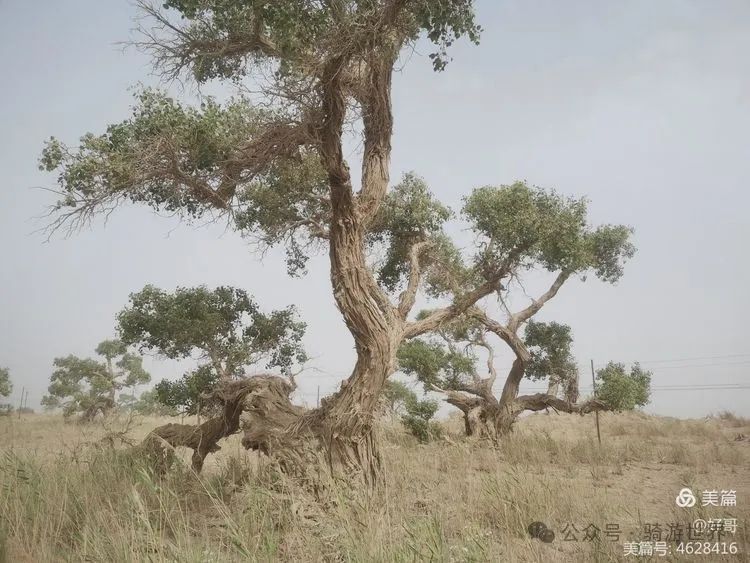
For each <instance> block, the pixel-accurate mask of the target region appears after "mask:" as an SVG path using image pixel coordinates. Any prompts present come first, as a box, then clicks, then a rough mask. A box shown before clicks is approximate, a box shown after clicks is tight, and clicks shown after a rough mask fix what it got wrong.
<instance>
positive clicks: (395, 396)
mask: <svg viewBox="0 0 750 563" xmlns="http://www.w3.org/2000/svg"><path fill="white" fill-rule="evenodd" d="M382 403H383V407H384V409H385V412H386V413H387V414H388V415H389V416H391V417H396V416H398V417H400V419H401V423H402V424H403V425H404V426H405V427H406V429H407V430H409V432H410V433H411V434H412V435H413V436H414V437H416V438H417V440H419V441H420V442H422V443H426V442H429V441H430V440H431V439H432V438H435V437H437V436H439V435H440V426H439V425H437V424H435V423H434V422H432V417H433V416H434V415H435V413H436V412H437V410H438V403H437V401H433V400H430V399H422V400H420V399H419V398H418V397H417V394H416V393H415V392H414V391H413V390H412V389H410V388H409V387H408V386H407V385H406V384H404V383H402V382H401V381H397V380H395V379H392V380H390V381H388V382H386V385H385V390H384V392H383V397H382Z"/></svg>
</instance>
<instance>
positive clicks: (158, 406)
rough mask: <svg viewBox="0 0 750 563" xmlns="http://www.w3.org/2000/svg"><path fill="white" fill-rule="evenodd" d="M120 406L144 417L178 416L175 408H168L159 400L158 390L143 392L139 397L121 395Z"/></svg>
mask: <svg viewBox="0 0 750 563" xmlns="http://www.w3.org/2000/svg"><path fill="white" fill-rule="evenodd" d="M118 405H119V406H120V407H122V408H123V409H126V410H130V411H133V412H136V413H138V414H142V415H152V416H172V415H175V414H177V410H176V409H175V408H173V407H170V406H167V405H165V404H164V403H163V402H162V401H160V400H159V397H158V396H157V391H156V389H148V390H146V391H143V392H142V393H141V394H140V395H139V396H138V397H135V396H134V395H128V394H120V398H119V400H118Z"/></svg>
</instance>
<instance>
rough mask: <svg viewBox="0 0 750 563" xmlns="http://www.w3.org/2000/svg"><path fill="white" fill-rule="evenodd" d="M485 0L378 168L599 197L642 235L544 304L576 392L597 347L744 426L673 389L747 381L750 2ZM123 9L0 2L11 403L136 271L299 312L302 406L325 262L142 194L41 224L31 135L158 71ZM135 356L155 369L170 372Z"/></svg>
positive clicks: (43, 380)
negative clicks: (98, 215)
mask: <svg viewBox="0 0 750 563" xmlns="http://www.w3.org/2000/svg"><path fill="white" fill-rule="evenodd" d="M477 9H478V16H479V21H480V23H481V25H482V26H483V27H484V29H485V31H484V34H483V36H482V41H481V45H480V46H479V47H474V46H471V45H468V44H463V43H462V44H461V45H459V46H458V47H456V48H455V49H454V50H453V51H452V55H453V56H454V58H455V60H454V62H453V63H451V64H450V65H449V67H448V69H447V70H446V71H445V72H444V73H442V74H435V73H433V72H432V70H431V67H430V64H429V61H428V59H427V58H426V56H425V54H421V55H420V54H419V53H415V54H414V55H413V56H412V57H410V59H409V61H408V65H407V66H406V67H405V69H404V70H403V71H402V72H400V73H399V74H398V76H397V78H396V80H395V85H394V106H395V107H394V110H395V119H396V126H395V137H394V142H393V144H394V155H393V170H392V178H393V179H394V180H398V178H399V177H400V175H401V174H402V173H403V172H405V171H409V170H414V171H416V172H417V173H419V174H420V175H422V176H423V177H424V178H425V179H426V180H427V181H428V182H429V184H430V186H431V187H432V189H433V190H434V191H435V192H436V193H437V194H438V196H439V197H440V198H441V199H442V200H444V201H445V202H447V203H449V204H451V205H453V206H454V207H458V206H459V204H460V200H461V198H462V197H463V196H464V195H466V194H468V193H469V191H470V190H471V189H472V188H475V187H478V186H481V185H485V184H501V183H510V182H512V181H514V180H516V179H525V180H528V181H529V182H530V183H533V184H537V185H541V186H545V187H553V188H555V189H557V190H558V191H560V192H562V193H564V194H569V195H575V196H587V197H589V198H590V199H591V201H592V203H591V206H590V216H591V218H592V221H593V222H594V223H602V222H614V223H626V224H629V225H632V226H633V227H634V228H635V229H636V234H635V243H636V245H637V247H638V253H637V254H636V256H635V258H634V259H633V260H632V261H631V262H630V263H629V264H628V265H627V268H626V272H625V276H624V277H623V279H622V280H621V281H620V282H619V283H618V284H617V285H616V286H611V285H606V284H603V283H600V282H598V281H597V280H594V279H589V280H588V281H586V282H585V283H583V282H581V281H579V280H572V281H570V282H569V283H568V284H567V285H566V286H565V287H564V288H563V289H562V290H561V291H560V293H559V295H558V296H557V297H556V298H555V300H553V301H552V302H550V304H549V305H548V306H547V307H546V308H545V309H544V311H543V314H542V315H541V318H543V319H545V320H551V319H554V320H557V321H560V322H565V323H568V324H570V325H571V326H572V328H573V331H574V336H575V353H576V356H577V358H578V361H579V363H580V364H581V370H582V382H583V385H584V390H585V386H586V384H590V372H589V371H588V369H589V368H588V362H589V360H590V359H593V360H594V362H595V364H596V365H597V366H601V365H603V364H604V363H606V362H607V361H608V360H616V361H623V362H626V363H627V362H632V361H636V360H640V361H641V362H642V363H643V365H644V367H647V368H649V369H651V370H653V372H654V378H653V385H654V387H655V391H654V394H653V400H652V403H651V404H650V405H649V406H648V408H647V410H648V411H650V412H656V413H659V414H665V415H673V416H704V415H707V414H710V413H713V412H716V411H718V410H721V409H730V410H733V411H736V412H738V413H742V414H744V415H749V414H750V389H739V390H727V389H709V390H705V389H704V390H695V389H691V390H687V391H676V390H673V389H672V390H670V389H667V388H666V387H669V386H678V385H688V386H695V385H701V384H706V385H721V384H740V385H746V386H750V377H748V375H749V374H750V344H748V342H747V332H748V331H747V328H746V327H747V322H748V321H747V319H748V316H749V315H750V299H748V287H750V265H749V264H748V261H747V258H748V250H747V245H748V241H750V224H749V221H748V218H747V214H748V210H749V209H750V195H749V192H748V189H747V186H746V184H747V181H748V178H749V177H750V154H749V153H750V138H749V137H748V135H749V132H750V58H749V57H748V55H747V54H748V53H750V3H748V2H746V1H744V0H737V1H731V0H717V1H715V2H705V1H687V0H683V1H671V0H660V1H659V2H653V1H652V0H641V1H636V0H633V1H629V2H615V1H606V2H602V1H570V2H557V1H554V0H548V1H534V2H528V1H520V0H518V1H479V2H478V5H477ZM135 14H136V13H135V10H134V8H133V7H132V6H131V5H130V4H129V3H128V2H126V1H124V0H66V1H64V2H60V1H56V2H52V1H48V0H37V1H35V2H27V1H22V0H0V52H1V53H2V59H0V60H1V62H0V65H2V77H3V84H2V88H0V108H1V109H0V127H1V128H0V130H1V131H2V136H0V174H1V176H0V177H1V178H2V187H1V188H0V366H7V367H9V368H10V370H11V376H12V378H13V380H14V383H15V387H16V388H15V391H14V396H13V397H12V400H13V402H14V403H16V404H17V402H18V398H19V396H20V391H21V388H22V386H25V387H26V388H27V389H29V390H30V398H29V404H30V405H31V406H38V402H39V399H40V398H41V396H42V395H43V394H44V392H45V390H46V387H47V384H48V378H49V375H50V373H51V371H52V369H51V366H52V359H53V358H54V357H56V356H63V355H67V354H70V353H73V354H78V355H91V354H93V349H94V347H95V346H96V344H97V343H98V342H99V341H101V340H103V339H105V338H109V337H113V336H114V317H115V314H116V313H117V312H118V311H119V310H120V309H121V308H122V307H123V306H124V305H125V303H126V301H127V298H128V294H129V293H131V292H133V291H137V290H139V289H141V288H142V287H143V286H144V285H145V284H147V283H151V284H155V285H158V286H160V287H162V288H165V289H171V288H174V287H175V286H177V285H182V286H190V285H199V284H207V285H209V286H215V285H219V284H229V285H236V286H239V287H242V288H244V289H246V290H248V291H249V292H251V293H252V294H253V295H255V296H256V298H257V300H258V301H259V302H260V303H262V304H263V305H264V306H266V307H267V308H269V309H270V308H274V307H283V306H286V305H287V304H289V303H295V304H296V305H297V306H298V307H299V309H300V312H301V314H302V317H303V318H304V319H305V320H306V321H307V323H308V334H307V337H306V346H307V349H308V351H309V352H310V354H311V355H312V356H314V357H315V358H316V359H315V360H314V361H313V362H312V365H314V366H315V367H316V368H318V370H317V371H309V372H307V373H306V374H305V375H303V376H301V378H300V386H301V390H300V396H299V399H300V400H303V401H305V402H307V403H308V404H314V403H315V394H316V391H317V387H318V386H320V389H321V393H322V394H325V393H327V392H330V391H331V390H333V389H334V388H335V387H336V384H337V382H338V381H339V380H340V379H341V378H342V377H343V376H346V375H348V372H349V370H350V368H351V366H352V365H353V358H354V354H353V350H352V341H351V338H350V336H349V334H348V332H347V331H346V328H345V327H344V325H343V322H342V321H341V319H340V317H339V314H338V312H337V310H336V308H335V306H334V303H333V298H332V296H331V291H330V287H329V278H328V270H327V267H328V265H327V261H326V259H325V257H321V258H318V259H315V260H313V261H312V263H311V267H310V273H309V274H308V276H307V277H305V278H303V279H300V280H293V279H290V278H288V277H287V276H286V274H285V267H284V264H283V260H282V258H281V255H280V253H271V254H270V255H268V256H267V257H266V258H265V259H264V260H263V262H262V263H261V262H260V261H259V260H258V257H257V256H255V255H254V254H253V253H252V252H251V250H250V249H249V248H248V246H247V244H246V243H245V242H244V241H243V240H241V239H240V238H239V237H238V236H237V235H235V234H234V233H232V232H225V231H224V230H223V229H221V228H220V227H217V226H213V227H205V228H199V229H196V228H191V227H187V226H181V225H179V224H178V223H176V222H175V221H173V220H171V219H167V218H163V217H158V216H155V215H154V214H152V213H150V212H149V211H148V210H146V209H143V208H136V207H131V208H127V209H122V210H120V211H119V212H117V213H115V214H114V215H113V216H112V217H111V219H110V220H109V222H108V223H107V224H106V226H105V225H104V223H103V221H100V222H98V223H97V224H96V225H95V226H94V228H93V229H91V230H87V231H84V232H82V233H80V234H77V235H75V236H73V237H71V238H68V239H64V238H62V237H59V236H58V237H55V238H54V239H52V240H51V241H50V242H45V237H44V236H43V235H41V234H35V233H34V231H35V230H36V229H38V228H39V227H41V226H43V222H40V221H38V220H34V217H35V216H38V215H40V214H41V213H42V212H43V211H44V207H45V205H48V204H50V203H52V201H53V198H52V197H51V196H50V194H47V193H45V192H43V191H41V190H36V189H33V188H34V187H39V186H47V187H52V186H53V184H54V180H55V178H54V176H53V175H47V174H43V173H41V172H39V171H38V170H37V159H38V156H39V153H40V150H41V148H42V143H43V141H44V139H45V138H47V137H49V136H50V135H55V136H56V137H59V138H60V139H62V140H63V141H66V142H75V141H76V140H77V139H78V137H79V136H80V135H82V134H83V133H85V132H87V131H92V132H101V131H102V130H103V129H104V127H105V126H106V125H107V124H108V123H110V122H114V121H118V120H121V119H123V118H125V117H126V116H127V115H128V113H129V107H130V104H131V101H132V98H131V93H130V91H129V88H130V87H131V86H133V85H135V84H137V83H138V82H143V83H146V84H155V83H156V80H155V79H154V78H153V77H150V76H149V74H148V73H149V61H148V59H147V58H146V57H145V56H143V55H142V54H140V53H138V52H136V51H134V50H126V51H123V50H122V48H121V47H119V46H118V45H117V44H116V43H117V42H118V41H124V40H127V39H128V38H129V37H130V30H131V29H132V27H133V26H134V23H133V17H134V16H135ZM194 94H195V92H186V93H182V95H183V97H186V98H187V97H190V96H194ZM530 284H531V286H532V288H533V287H536V286H535V285H534V280H530ZM518 302H519V303H521V302H522V298H519V301H518ZM501 352H502V357H501V359H500V360H499V361H498V366H499V367H504V366H507V365H509V359H510V357H509V354H508V351H507V350H504V349H502V348H501ZM696 358H708V359H696ZM664 360H670V361H664ZM671 360H679V361H671ZM147 367H148V368H149V369H150V371H151V373H152V375H153V377H154V380H155V381H158V380H159V379H161V378H162V377H175V376H177V375H179V374H180V373H181V369H182V368H184V365H183V366H180V365H177V364H175V363H171V362H162V361H157V360H152V359H150V360H148V362H147ZM538 385H539V384H530V385H527V387H537V386H538Z"/></svg>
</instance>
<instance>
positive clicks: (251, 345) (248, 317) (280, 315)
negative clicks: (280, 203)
mask: <svg viewBox="0 0 750 563" xmlns="http://www.w3.org/2000/svg"><path fill="white" fill-rule="evenodd" d="M118 327H119V332H120V336H121V338H122V339H123V341H124V342H127V343H128V344H133V345H136V346H139V347H140V349H141V350H151V351H155V352H157V353H159V354H162V355H164V356H166V357H167V358H171V359H184V358H190V357H195V356H196V355H197V359H199V360H200V361H201V362H202V363H201V365H199V366H198V367H197V368H196V369H195V370H192V371H190V372H188V373H186V374H185V375H183V376H182V378H181V379H179V380H177V381H168V380H162V381H161V382H159V383H158V384H157V385H156V387H155V393H156V397H157V399H158V400H159V401H160V402H161V403H162V404H164V405H166V406H168V407H170V408H172V409H175V410H181V411H182V412H186V413H189V414H195V413H196V412H198V410H199V409H201V408H202V407H204V406H207V405H206V402H205V400H204V399H203V397H204V395H205V394H206V393H208V392H210V391H211V390H212V389H213V388H214V387H215V386H216V384H217V382H218V381H219V379H221V378H231V377H240V376H243V375H244V374H245V371H246V370H247V369H248V368H250V367H251V366H257V365H258V364H263V365H264V366H265V367H266V368H278V369H279V370H280V371H281V372H282V373H284V374H287V375H288V374H290V373H291V372H292V369H293V367H294V366H295V365H297V364H301V363H304V362H305V361H306V360H307V355H306V354H305V351H304V348H303V346H302V337H303V336H304V332H305V324H304V323H302V322H300V321H298V320H297V318H296V312H295V309H294V307H287V308H286V309H281V310H277V311H272V312H270V313H268V314H266V313H263V312H262V311H260V309H259V307H258V305H257V303H256V302H255V301H254V300H253V299H252V298H251V297H250V296H249V295H248V294H247V292H245V291H244V290H241V289H236V288H232V287H225V286H221V287H217V288H215V289H208V288H206V287H204V286H200V287H193V288H186V287H178V288H177V289H176V290H175V291H174V292H171V293H170V292H166V291H164V290H162V289H159V288H156V287H154V286H152V285H147V286H146V287H144V288H143V289H142V290H141V291H139V292H138V293H134V294H132V295H131V296H130V302H129V305H128V306H127V307H126V308H125V309H123V310H122V311H121V312H120V314H119V315H118Z"/></svg>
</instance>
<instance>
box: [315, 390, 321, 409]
mask: <svg viewBox="0 0 750 563" xmlns="http://www.w3.org/2000/svg"><path fill="white" fill-rule="evenodd" d="M319 407H320V385H318V399H317V400H316V401H315V408H319Z"/></svg>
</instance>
